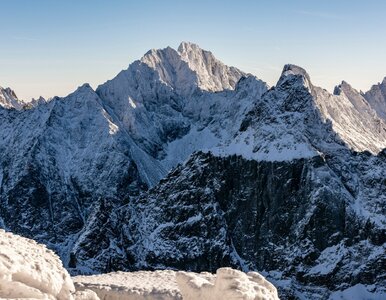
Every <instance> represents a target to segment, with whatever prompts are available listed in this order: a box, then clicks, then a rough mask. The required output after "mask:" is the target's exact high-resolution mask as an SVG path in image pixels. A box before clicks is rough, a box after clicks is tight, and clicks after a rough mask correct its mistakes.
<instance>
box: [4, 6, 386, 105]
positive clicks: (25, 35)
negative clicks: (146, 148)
mask: <svg viewBox="0 0 386 300" xmlns="http://www.w3.org/2000/svg"><path fill="white" fill-rule="evenodd" d="M0 7H1V10H2V16H1V18H0V34H1V37H2V43H1V47H0V86H2V87H10V88H12V89H13V90H15V92H16V94H17V95H18V97H19V98H21V99H25V100H29V99H31V98H32V97H34V98H37V97H39V96H43V97H45V98H49V97H53V96H65V95H67V94H69V93H71V92H72V91H74V90H75V89H76V88H77V87H78V86H80V85H82V84H83V83H86V82H87V83H90V84H91V86H92V87H93V88H96V87H97V86H98V85H99V84H102V83H103V82H105V81H106V80H109V79H112V78H113V77H114V76H116V75H117V74H118V73H119V72H120V71H121V70H122V69H126V68H127V67H128V65H129V64H130V63H132V62H133V61H135V60H137V59H140V58H141V57H142V56H143V54H145V53H146V52H147V51H148V50H149V49H152V48H165V47H167V46H171V47H172V48H175V49H176V48H177V47H178V45H179V44H180V42H182V41H189V42H193V43H196V44H198V45H199V46H200V47H201V48H203V49H205V50H209V51H211V52H212V53H213V54H214V55H215V56H216V57H217V58H218V59H219V60H221V61H222V62H224V63H225V64H227V65H231V66H235V67H237V68H239V69H241V70H243V71H245V72H249V73H252V74H254V75H256V76H257V77H259V78H260V79H262V80H264V81H266V82H267V83H268V84H269V85H271V86H272V85H275V84H276V81H277V80H278V78H279V76H280V73H281V70H282V68H283V66H284V65H285V64H287V63H292V64H296V65H299V66H301V67H303V68H305V69H306V70H307V72H308V73H309V74H310V76H311V80H312V82H313V84H315V85H317V86H320V87H323V88H326V89H327V90H329V91H330V92H332V90H333V88H334V86H335V85H338V84H339V83H340V82H341V81H342V80H345V81H347V82H348V83H350V84H351V85H352V86H353V87H354V88H356V89H358V90H363V91H367V90H369V89H370V87H371V85H373V84H376V83H378V82H380V81H382V79H383V78H384V77H385V76H386V60H385V59H384V55H385V53H386V39H385V31H386V18H385V12H386V1H381V0H378V1H376V0H367V1H358V0H352V1H348V0H341V1H315V0H308V1H305V0H294V1H275V0H273V1H272V0H271V1H267V0H265V1H242V0H240V1H227V0H223V1H208V0H207V1H203V0H196V1H189V2H188V1H176V0H175V1H172V0H165V1H155V0H153V1H151V0H142V1H123V0H115V1H107V0H82V1H75V0H66V1H55V0H34V1H28V0H13V1H6V0H0Z"/></svg>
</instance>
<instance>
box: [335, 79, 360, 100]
mask: <svg viewBox="0 0 386 300" xmlns="http://www.w3.org/2000/svg"><path fill="white" fill-rule="evenodd" d="M342 93H344V94H345V95H346V96H349V94H353V93H354V94H359V92H357V90H355V89H354V88H353V87H352V86H351V85H350V84H349V83H348V82H347V81H344V80H342V82H341V83H340V84H339V85H337V86H335V88H334V92H333V94H334V95H336V96H339V95H341V94H342Z"/></svg>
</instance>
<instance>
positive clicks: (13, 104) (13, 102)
mask: <svg viewBox="0 0 386 300" xmlns="http://www.w3.org/2000/svg"><path fill="white" fill-rule="evenodd" d="M24 104H25V103H24V102H23V101H22V100H20V99H18V97H17V96H16V93H15V92H14V91H13V90H12V89H11V88H9V87H7V88H2V87H1V86H0V106H2V107H4V108H15V109H22V108H23V106H24Z"/></svg>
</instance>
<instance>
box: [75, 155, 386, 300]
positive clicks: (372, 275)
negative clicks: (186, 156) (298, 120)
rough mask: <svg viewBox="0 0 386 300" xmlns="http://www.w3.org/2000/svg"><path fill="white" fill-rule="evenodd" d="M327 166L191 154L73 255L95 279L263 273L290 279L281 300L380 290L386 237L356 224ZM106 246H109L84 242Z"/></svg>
mask: <svg viewBox="0 0 386 300" xmlns="http://www.w3.org/2000/svg"><path fill="white" fill-rule="evenodd" d="M329 163H330V162H329V161H328V160H327V161H324V160H323V159H322V158H320V157H314V158H311V159H300V160H294V161H291V162H257V161H253V160H245V159H243V158H241V157H239V156H230V157H225V158H222V157H215V156H213V155H211V154H210V153H197V154H195V155H194V156H193V157H192V158H191V159H190V160H189V161H188V162H187V163H186V164H185V165H183V166H179V167H177V168H176V169H175V170H174V171H172V172H171V173H170V174H169V176H168V177H167V178H166V179H164V180H162V181H161V182H160V184H159V185H158V186H156V187H155V188H153V189H151V190H150V191H149V192H148V193H145V194H143V195H142V196H141V197H140V198H139V199H137V200H135V201H132V202H131V203H129V204H127V205H125V206H123V207H120V208H118V209H115V210H114V212H112V213H109V215H110V218H108V220H107V219H103V217H100V218H99V222H101V221H102V220H105V221H102V222H104V225H103V226H95V228H98V230H97V231H96V233H95V232H93V233H92V234H91V237H89V238H88V239H86V240H88V242H84V243H83V244H81V245H79V248H77V249H76V252H75V255H76V257H77V258H78V261H81V264H80V265H78V267H79V270H84V269H85V266H87V265H89V264H91V263H94V262H95V261H97V263H96V264H93V267H95V268H96V269H95V270H96V271H98V272H104V271H110V270H118V269H119V270H122V269H124V270H139V269H157V268H174V269H184V270H191V271H197V272H199V271H203V270H209V271H215V270H216V269H217V268H219V267H222V266H232V267H236V268H240V269H243V270H264V271H265V272H266V276H268V278H270V279H271V280H272V281H274V282H275V280H276V281H279V280H291V284H290V285H289V286H288V287H287V288H281V294H282V296H283V297H284V298H290V297H292V296H291V295H292V294H293V293H294V292H295V291H296V290H301V291H302V293H307V289H308V288H309V289H310V290H312V289H315V287H317V288H318V293H319V294H320V295H327V291H328V290H334V289H337V288H340V287H344V286H352V285H355V284H356V283H359V282H361V283H362V284H379V285H382V284H384V279H382V278H379V277H378V275H377V274H382V273H384V271H385V267H384V264H383V263H384V248H383V247H382V245H383V244H384V243H385V241H386V240H385V236H384V231H383V233H381V232H382V231H379V229H378V227H377V226H376V225H375V224H372V223H371V222H370V223H371V225H370V223H369V222H368V223H366V222H365V221H364V220H362V219H361V218H359V217H358V216H357V214H356V212H355V211H354V210H353V209H352V207H351V206H350V203H352V201H353V196H352V194H351V193H350V192H348V191H347V188H346V187H345V185H344V184H343V183H342V181H341V177H340V176H339V174H336V173H335V172H334V171H333V170H332V169H331V168H330V167H329ZM101 228H103V229H101ZM106 233H107V234H106ZM95 234H96V235H95ZM107 237H108V238H107ZM106 238H107V239H109V240H110V245H107V244H106V243H99V242H98V243H92V242H91V241H100V240H104V239H106ZM112 242H113V246H111V243H112ZM96 245H98V246H96ZM382 249H383V251H382ZM95 258H97V259H96V260H95ZM370 270H372V271H370ZM73 271H75V272H76V269H73ZM382 282H383V283H382ZM279 288H280V285H279ZM310 293H311V294H312V293H315V291H314V292H310ZM311 294H310V295H311Z"/></svg>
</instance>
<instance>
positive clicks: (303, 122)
mask: <svg viewBox="0 0 386 300" xmlns="http://www.w3.org/2000/svg"><path fill="white" fill-rule="evenodd" d="M385 86H386V81H385V80H383V82H382V83H379V84H378V85H375V86H373V87H372V89H371V90H370V91H369V92H366V93H362V92H358V91H357V90H355V88H353V87H351V86H350V85H349V84H348V83H346V82H344V81H343V82H342V83H341V84H339V85H338V86H337V87H336V88H335V90H334V93H329V92H328V91H326V90H324V89H322V88H319V87H316V86H314V85H313V84H312V81H311V78H310V76H309V75H308V74H307V72H306V71H305V70H304V69H302V68H300V67H298V66H295V65H286V66H284V69H283V72H282V74H281V76H280V79H279V81H278V82H277V84H276V85H275V86H273V87H269V86H268V85H267V84H266V83H264V82H263V81H262V80H260V79H258V78H256V77H254V76H252V75H250V74H246V73H244V72H242V71H240V70H238V69H236V68H234V67H229V66H226V65H224V64H223V63H222V62H220V61H219V60H218V59H216V58H215V57H214V56H213V54H212V53H211V52H209V51H206V50H203V49H201V48H199V47H198V46H197V45H195V44H192V43H187V42H184V43H182V44H181V45H180V46H179V47H178V49H177V50H175V49H172V48H170V47H167V48H165V49H158V50H155V49H153V50H150V51H149V52H147V53H146V54H145V55H144V56H143V57H142V58H141V59H140V60H138V61H135V62H133V63H132V64H131V65H130V66H129V67H128V68H127V69H126V70H123V71H121V72H120V73H119V74H118V75H117V76H116V77H115V78H113V79H111V80H109V81H107V82H106V83H104V84H102V85H100V86H99V87H98V88H97V89H96V90H93V89H92V88H91V87H90V86H89V85H87V84H85V85H83V86H81V87H79V88H78V89H77V90H76V91H74V92H73V93H71V94H70V95H68V96H67V97H63V98H59V97H54V98H53V99H50V100H49V101H45V100H44V99H39V100H35V101H33V102H31V103H29V104H28V105H25V104H24V102H23V101H21V100H19V99H17V97H16V95H15V93H14V92H13V91H12V90H10V89H1V90H0V227H2V228H6V229H7V230H11V231H13V232H15V233H17V234H21V235H23V236H26V237H30V238H34V239H36V240H37V241H39V242H42V243H45V244H47V245H48V247H49V248H51V249H54V250H55V251H56V252H57V253H58V254H59V255H60V257H61V258H62V260H63V263H64V265H65V266H66V267H67V268H68V270H69V271H70V272H71V273H73V274H95V273H97V272H112V271H117V270H123V271H137V270H141V269H168V268H173V269H176V270H190V271H196V272H201V271H211V272H215V271H216V270H217V269H218V268H220V267H226V266H232V267H234V268H238V269H242V270H243V271H249V270H264V275H266V277H267V278H268V279H269V280H271V279H272V280H274V281H275V284H276V285H277V286H278V290H279V294H280V296H282V297H284V298H291V297H293V298H295V299H296V298H301V297H306V298H307V297H308V298H315V299H318V297H319V298H321V299H325V298H328V297H329V295H330V294H331V295H333V294H334V293H335V294H334V295H340V294H339V293H340V292H342V293H343V291H350V290H349V289H350V288H353V289H354V287H356V288H359V289H361V290H363V292H364V293H365V291H366V292H368V293H372V294H374V295H375V294H379V293H383V292H384V291H385V286H386V283H385V276H384V275H383V274H385V273H386V270H385V268H384V266H385V265H386V262H385V243H386V234H385V229H386V217H385V215H386V208H385V207H386V205H385V203H386V185H385V178H386V171H385V170H386V150H384V149H385V148H386V123H385V122H386V120H385V112H386V101H385V94H386V93H385V91H386V88H385ZM331 257H333V258H334V259H333V260H331V259H330V258H331ZM362 288H363V289H362ZM342 295H343V294H342Z"/></svg>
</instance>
